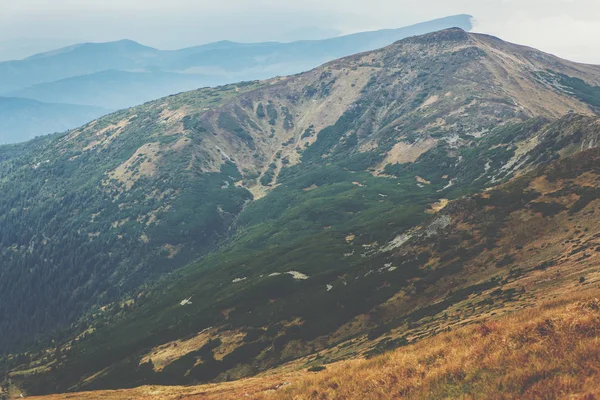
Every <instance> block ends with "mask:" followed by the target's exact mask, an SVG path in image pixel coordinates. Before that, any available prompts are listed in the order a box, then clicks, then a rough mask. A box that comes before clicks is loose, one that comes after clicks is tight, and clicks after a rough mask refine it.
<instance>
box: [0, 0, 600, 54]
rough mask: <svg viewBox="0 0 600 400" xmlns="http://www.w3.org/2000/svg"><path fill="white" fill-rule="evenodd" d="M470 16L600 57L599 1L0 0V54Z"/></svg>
mask: <svg viewBox="0 0 600 400" xmlns="http://www.w3.org/2000/svg"><path fill="white" fill-rule="evenodd" d="M462 13H465V14H471V15H473V16H474V17H475V18H476V21H477V22H476V27H475V31H477V32H485V33H490V34H494V35H497V36H500V37H501V38H503V39H505V40H510V41H513V42H517V43H521V44H526V45H530V46H533V47H536V48H539V49H541V50H544V51H548V52H551V53H554V54H557V55H559V56H561V57H565V58H569V59H572V60H576V61H581V62H590V63H598V64H600V0H368V1H367V0H293V1H286V0H217V1H215V0H210V1H208V0H0V59H8V58H15V57H17V56H25V55H27V54H29V53H32V52H36V51H41V50H47V49H51V48H55V47H58V46H63V45H67V44H72V43H76V42H82V41H110V40H118V39H124V38H127V39H133V40H136V41H139V42H141V43H143V44H146V45H150V46H154V47H158V48H163V49H168V48H179V47H185V46H192V45H197V44H202V43H207V42H211V41H216V40H223V39H228V40H237V41H246V42H249V41H265V40H280V41H289V40H295V39H300V38H309V39H310V38H320V37H328V36H334V35H336V34H337V33H342V34H344V33H352V32H357V31H363V30H374V29H380V28H397V27H401V26H405V25H408V24H412V23H417V22H421V21H425V20H428V19H433V18H438V17H443V16H447V15H452V14H462Z"/></svg>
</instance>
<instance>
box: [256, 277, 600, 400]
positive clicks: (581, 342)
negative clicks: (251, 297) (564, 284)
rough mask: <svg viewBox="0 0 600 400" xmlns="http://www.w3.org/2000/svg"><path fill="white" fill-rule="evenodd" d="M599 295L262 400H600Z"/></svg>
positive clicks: (454, 335)
mask: <svg viewBox="0 0 600 400" xmlns="http://www.w3.org/2000/svg"><path fill="white" fill-rule="evenodd" d="M599 294H600V291H599V290H597V289H596V290H588V291H586V292H583V293H580V294H577V295H571V296H567V298H561V299H557V300H554V301H550V302H546V303H543V304H542V305H541V306H539V307H536V308H533V309H529V310H525V311H521V312H518V313H515V314H513V315H510V316H507V317H504V318H502V319H500V320H498V321H491V322H487V323H484V324H479V325H475V326H471V327H467V328H463V329H460V330H457V331H455V332H450V333H446V334H442V335H439V336H436V337H432V338H429V339H426V340H423V341H421V342H419V343H416V344H414V345H411V346H408V347H405V348H401V349H398V350H396V351H394V352H392V353H389V354H385V355H383V356H380V357H377V358H374V359H371V360H367V361H365V360H354V361H348V362H342V363H338V364H337V365H332V366H330V367H329V368H328V369H327V370H326V371H323V372H321V373H319V374H315V375H313V376H310V377H308V378H305V379H302V380H301V381H299V382H297V383H295V384H294V385H292V386H290V387H289V388H286V389H284V390H282V391H280V392H279V393H277V394H267V393H265V394H263V395H261V396H260V397H258V398H261V399H271V398H277V399H401V398H411V399H412V398H414V399H446V398H461V399H555V398H561V399H562V398H580V399H586V400H592V399H596V397H595V396H598V398H600V300H599V299H598V297H597V296H598V295H599Z"/></svg>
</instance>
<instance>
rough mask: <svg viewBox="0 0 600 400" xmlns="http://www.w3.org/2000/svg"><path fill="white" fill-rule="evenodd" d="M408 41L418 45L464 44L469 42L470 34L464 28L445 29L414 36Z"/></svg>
mask: <svg viewBox="0 0 600 400" xmlns="http://www.w3.org/2000/svg"><path fill="white" fill-rule="evenodd" d="M408 40H410V41H413V42H416V43H425V44H426V43H440V42H464V41H467V40H469V33H468V32H467V31H465V30H464V29H462V28H458V27H454V28H448V29H443V30H440V31H437V32H432V33H427V34H425V35H420V36H414V37H412V38H409V39H408Z"/></svg>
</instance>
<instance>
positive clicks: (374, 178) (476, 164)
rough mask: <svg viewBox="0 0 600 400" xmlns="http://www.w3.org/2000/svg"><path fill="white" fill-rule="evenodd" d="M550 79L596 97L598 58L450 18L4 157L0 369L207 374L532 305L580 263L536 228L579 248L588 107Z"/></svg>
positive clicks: (179, 376) (374, 345)
mask: <svg viewBox="0 0 600 400" xmlns="http://www.w3.org/2000/svg"><path fill="white" fill-rule="evenodd" d="M532 65H533V66H535V69H532V68H531V66H532ZM550 68H553V71H556V73H560V74H567V73H568V74H570V75H568V76H571V77H573V78H577V79H582V81H581V82H583V84H582V85H584V86H582V87H584V88H585V90H584V89H581V91H582V93H583V92H585V93H595V92H594V90H595V89H593V88H594V86H593V85H596V84H597V83H596V82H597V80H598V76H600V75H597V74H596V72H595V71H596V69H595V67H591V66H583V65H579V64H574V63H570V62H566V61H562V60H559V59H556V58H554V57H552V56H549V55H546V54H543V53H539V52H535V51H534V50H532V49H528V48H523V47H519V46H516V45H511V44H508V43H505V42H502V41H500V40H498V39H496V38H491V37H487V36H482V35H472V34H467V33H466V32H464V31H461V30H458V29H451V30H447V31H443V32H438V33H434V34H430V35H426V36H423V37H415V38H411V39H407V40H404V41H402V42H399V43H396V44H394V45H393V46H390V47H388V48H385V49H382V50H378V51H375V52H370V53H363V54H359V55H356V56H352V57H349V58H346V59H342V60H338V61H335V62H332V63H330V64H327V65H325V66H323V67H321V68H318V69H315V70H313V71H310V72H308V73H304V74H300V75H297V76H292V77H286V78H277V79H273V80H270V81H265V82H248V83H242V84H237V85H229V86H225V87H219V88H215V89H203V90H198V91H194V92H189V93H184V94H180V95H177V96H172V97H169V98H165V99H161V100H158V101H155V102H152V103H148V104H145V105H143V106H140V107H136V108H133V109H130V110H126V111H122V112H119V113H116V114H113V115H111V116H108V117H106V118H103V119H100V120H98V121H96V122H94V123H92V124H88V125H86V126H84V127H82V128H80V129H77V130H74V131H72V132H69V133H68V134H65V135H61V136H55V137H52V138H47V139H43V140H40V141H38V142H37V146H39V147H37V148H36V151H35V152H32V153H30V152H28V151H25V150H23V149H25V148H26V147H19V146H16V147H11V148H5V149H4V154H6V156H5V159H4V161H3V162H2V163H0V168H2V169H0V171H2V174H1V175H0V176H1V177H2V179H1V181H2V182H4V187H5V188H6V190H7V193H8V194H9V195H8V196H6V198H5V199H6V200H5V204H4V205H2V207H0V217H1V218H3V221H4V222H3V224H2V225H0V226H2V228H4V230H3V231H2V236H0V238H1V239H2V240H3V243H2V244H3V248H4V249H6V251H4V253H3V255H2V256H3V259H2V261H3V263H5V264H6V265H7V267H6V268H4V269H3V270H2V274H3V276H2V278H3V279H2V280H0V285H1V284H2V282H4V286H3V287H2V291H1V292H0V293H3V295H4V294H6V299H7V301H5V302H0V304H2V305H3V306H4V307H5V309H4V310H3V311H4V312H8V311H9V310H19V312H18V313H16V314H15V317H14V318H12V319H8V320H3V321H2V323H3V324H2V325H0V329H3V332H6V333H7V334H6V336H5V337H7V340H6V341H4V342H3V343H2V344H3V345H4V346H5V347H6V349H15V348H17V349H22V350H21V351H20V354H18V353H17V354H15V353H16V352H15V351H14V350H13V351H12V352H13V354H10V355H7V356H5V357H4V358H3V360H2V366H3V367H2V368H3V370H5V371H7V372H9V371H12V374H13V376H14V377H15V378H14V379H15V380H17V381H18V382H19V384H20V385H22V386H23V387H24V388H26V389H27V390H28V391H29V393H47V392H53V391H67V390H70V391H72V390H82V389H105V388H123V387H131V386H136V385H140V384H146V383H147V384H150V383H152V384H183V383H185V384H191V383H199V382H208V381H226V380H231V379H237V378H242V377H246V376H250V375H253V374H256V373H259V372H261V371H264V370H268V369H271V368H274V367H277V366H280V365H284V364H286V363H288V362H290V361H293V360H297V359H303V358H304V357H316V354H318V357H319V360H321V362H335V361H338V360H341V359H347V358H352V357H356V356H358V355H361V354H365V355H367V354H368V355H370V356H373V355H376V354H378V353H381V352H384V351H388V350H390V349H393V348H396V347H398V346H403V345H405V344H406V343H409V342H413V341H416V340H418V339H421V338H423V337H426V336H429V335H431V334H433V333H436V332H437V331H439V330H440V329H442V327H445V326H447V325H456V324H458V323H460V321H462V320H464V319H465V318H475V317H476V316H481V315H486V314H488V313H494V312H497V310H498V309H500V308H502V307H503V304H504V303H510V304H514V305H518V304H523V303H524V302H526V301H528V300H531V299H532V298H534V297H535V293H534V292H535V290H538V287H537V286H536V285H533V286H532V287H531V293H530V292H529V291H528V290H529V289H527V288H526V289H525V292H523V291H522V289H521V286H525V285H524V284H521V282H525V281H524V280H526V279H530V278H531V277H532V276H536V275H537V273H538V271H542V272H541V273H542V274H544V273H548V271H547V270H550V269H551V267H553V266H554V265H556V264H558V263H560V262H563V261H564V262H572V261H573V260H576V259H579V257H581V256H582V255H577V253H578V252H574V253H573V254H572V257H571V258H569V257H567V259H564V258H561V257H560V256H559V255H560V254H562V252H565V251H567V250H565V247H564V246H567V247H568V248H569V250H568V251H569V252H571V251H575V248H573V249H570V247H572V245H571V244H568V245H567V244H564V245H562V244H561V245H560V246H559V245H558V244H556V243H554V245H553V246H548V245H546V244H544V245H543V247H542V248H541V249H538V247H540V246H541V244H539V243H537V242H536V243H535V244H534V241H536V240H543V239H540V237H542V236H543V235H544V234H546V233H548V232H553V234H556V235H558V233H556V232H558V228H557V226H559V224H566V223H568V221H570V220H568V218H573V219H576V220H577V224H580V225H582V226H583V225H585V228H587V229H588V231H583V229H584V228H579V227H577V228H573V230H577V231H579V232H578V233H577V235H581V234H582V232H590V233H586V234H585V235H584V236H585V240H588V241H589V245H590V246H591V245H592V243H593V240H595V238H593V236H591V235H592V233H591V232H593V226H591V225H589V224H590V223H592V221H593V217H589V216H588V214H585V215H586V218H582V217H581V215H584V214H582V212H585V213H588V212H589V211H591V210H590V209H588V208H586V207H588V206H589V204H593V201H594V200H595V199H596V197H595V196H596V192H595V191H594V190H592V189H590V188H588V187H587V186H589V185H586V184H584V183H582V181H581V180H577V179H578V178H577V177H579V176H580V175H585V173H589V174H595V167H594V165H595V164H594V163H595V162H596V160H597V152H594V151H595V150H591V151H588V152H585V150H587V149H590V148H592V149H593V148H595V147H596V146H597V143H598V134H599V132H600V129H599V122H598V118H597V117H594V116H593V113H594V109H593V104H591V103H589V102H588V98H587V97H584V96H579V95H576V94H575V93H573V92H571V91H568V90H565V89H564V87H562V86H560V87H557V86H556V85H553V84H552V82H551V81H550V80H548V79H545V78H544V79H542V78H540V75H539V71H540V70H549V69H550ZM507 70H510V72H511V74H510V75H507V74H505V73H503V72H502V71H507ZM507 76H518V77H520V78H521V79H520V80H519V84H518V85H515V84H514V82H515V81H514V79H509V78H507ZM583 78H585V79H586V80H583ZM578 82H579V81H578ZM490 87H494V88H495V89H494V90H491V89H490ZM533 92H535V93H537V95H538V96H532V95H531V93H533ZM540 98H543V99H544V101H543V102H541V101H540ZM571 110H574V111H578V112H580V114H578V113H571V114H568V112H569V111H571ZM565 114H567V115H566V116H565ZM559 117H561V118H560V119H558V118H559ZM19 149H21V150H19ZM569 157H571V158H569ZM556 160H561V161H560V162H558V163H555V162H556ZM569 160H576V161H569ZM553 162H554V164H551V165H552V167H550V169H548V170H545V169H544V168H545V166H547V165H548V164H549V163H553ZM563 170H564V171H563ZM556 171H559V172H556ZM560 171H563V172H560ZM557 174H558V175H557ZM561 174H563V175H564V176H563V175H561ZM542 176H548V178H547V179H548V180H549V181H552V182H555V181H556V179H560V181H558V182H555V183H552V185H555V186H556V187H557V188H556V189H555V190H554V191H555V192H556V193H554V192H552V193H550V192H549V191H548V189H547V187H546V186H541V187H538V186H536V185H537V184H533V183H532V182H534V181H535V179H537V178H540V179H541V177H542ZM566 179H570V180H572V181H565V180H566ZM582 179H583V178H582ZM585 179H588V178H585ZM589 179H592V181H593V179H595V176H592V177H589ZM506 181H509V183H507V184H505V185H503V186H498V185H499V184H501V183H503V182H506ZM14 182H18V185H17V186H15V185H14ZM535 182H537V181H535ZM548 185H550V184H548ZM552 185H550V186H552ZM552 187H554V186H552ZM73 188H77V189H75V190H73ZM490 188H493V189H490ZM486 189H487V190H486ZM559 189H560V190H559ZM477 193H479V194H477ZM464 195H472V196H470V197H467V198H463V199H462V200H460V198H461V197H462V196H464ZM453 200H456V201H453ZM582 210H583V211H582ZM515 213H516V214H515ZM516 216H520V217H519V218H522V220H523V221H530V222H528V223H526V224H523V223H521V222H520V221H521V220H514V219H513V218H516ZM565 220H566V221H567V222H565ZM22 221H26V222H27V223H26V224H23V223H22ZM34 221H35V223H34ZM32 227H36V228H35V229H33V228H32ZM507 231H509V232H511V233H510V234H507ZM555 231H556V232H555ZM15 233H16V234H15ZM562 235H563V236H565V237H562V236H561V237H560V240H562V241H566V240H567V239H566V236H568V235H572V233H570V232H563V234H562ZM586 235H588V236H590V237H588V236H586ZM569 240H570V239H569ZM580 240H584V237H583V236H582V237H581V238H580ZM557 241H558V239H557ZM568 243H571V242H568ZM529 245H531V246H532V247H531V249H529V248H528V249H527V251H528V252H530V253H523V252H521V251H520V250H523V248H526V247H527V246H529ZM519 246H520V247H519ZM581 251H583V250H581ZM585 254H587V253H585ZM593 257H594V256H593V254H590V255H589V257H588V256H586V259H588V258H593ZM24 260H25V261H24ZM27 260H30V261H27ZM24 262H27V263H28V264H27V265H33V266H34V267H33V268H29V269H25V268H23V263H24ZM577 268H579V267H577ZM577 268H575V269H574V271H579V270H578V269H577ZM581 268H582V269H581V270H583V269H584V268H583V266H582V267H581ZM586 268H587V267H586ZM573 273H576V272H573ZM65 276H68V277H69V279H67V280H65ZM8 282H18V285H12V284H9V283H8ZM65 282H66V283H65ZM517 282H518V283H517ZM534 286H535V290H534ZM23 288H25V290H23ZM59 289H60V293H58V294H57V293H56V292H57V291H58V290H59ZM510 308H512V307H508V308H507V309H510ZM459 309H460V310H461V311H460V312H459V311H457V310H459ZM28 315H35V316H36V318H35V319H34V321H36V322H35V323H31V321H30V320H29V319H26V318H25V316H28ZM40 322H43V323H40ZM49 336H50V338H52V339H54V340H53V342H52V345H51V346H49V345H48V344H47V343H48V339H49ZM35 337H37V338H38V339H39V340H38V343H37V344H36V345H35V346H31V338H35ZM382 337H385V338H388V340H381V339H380V338H382ZM28 344H29V345H28ZM19 345H20V346H21V347H19Z"/></svg>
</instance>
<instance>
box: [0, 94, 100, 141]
mask: <svg viewBox="0 0 600 400" xmlns="http://www.w3.org/2000/svg"><path fill="white" fill-rule="evenodd" d="M108 113H109V111H108V110H105V109H103V108H99V107H91V106H83V105H75V104H58V103H43V102H40V101H37V100H31V99H21V98H16V97H0V144H7V143H17V142H23V141H26V140H29V139H33V138H34V137H36V136H39V135H40V134H45V133H52V132H63V131H65V130H67V129H71V128H73V127H75V126H79V125H82V124H84V123H86V122H89V121H91V120H93V119H95V118H98V117H101V116H102V115H105V114H108Z"/></svg>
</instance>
